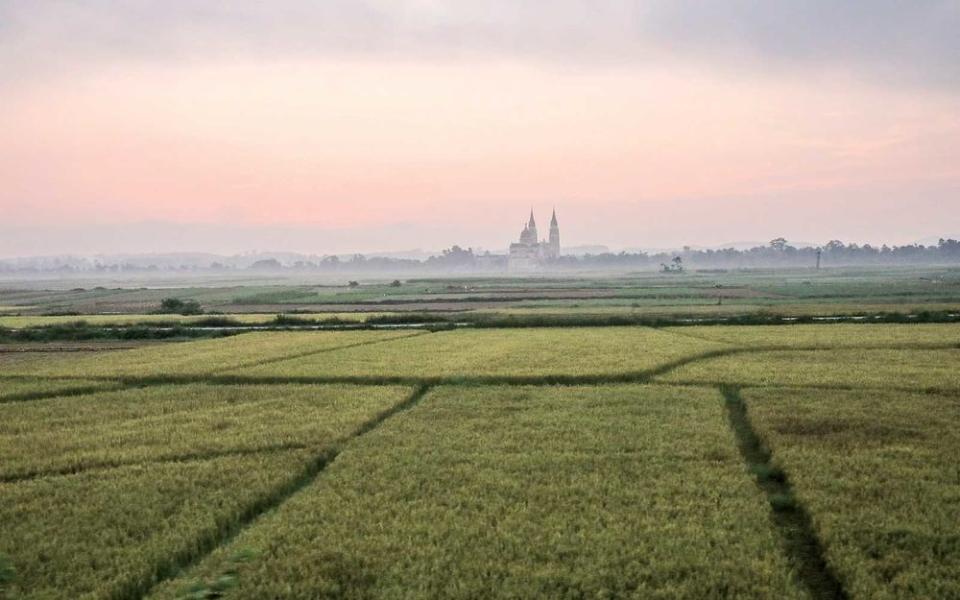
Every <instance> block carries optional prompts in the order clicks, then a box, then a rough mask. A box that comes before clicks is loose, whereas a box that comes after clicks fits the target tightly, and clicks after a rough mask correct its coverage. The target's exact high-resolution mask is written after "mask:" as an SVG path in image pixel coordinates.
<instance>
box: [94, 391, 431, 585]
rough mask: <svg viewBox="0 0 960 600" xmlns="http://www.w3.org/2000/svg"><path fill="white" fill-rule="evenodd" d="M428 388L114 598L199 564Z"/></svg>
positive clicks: (320, 456)
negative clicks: (352, 442)
mask: <svg viewBox="0 0 960 600" xmlns="http://www.w3.org/2000/svg"><path fill="white" fill-rule="evenodd" d="M429 390H430V386H428V385H419V386H417V387H415V388H414V389H413V391H412V392H411V393H410V395H409V396H407V397H406V398H405V399H404V400H402V401H400V402H398V403H396V404H394V405H393V406H391V407H389V408H387V409H386V410H383V411H381V412H379V413H377V414H376V415H375V416H374V417H372V418H371V419H369V420H367V421H366V422H364V423H362V424H361V425H359V426H358V427H357V428H356V429H354V430H353V431H351V432H350V433H348V434H347V435H346V436H344V437H343V438H341V439H340V440H338V441H335V442H333V443H331V444H328V445H326V446H325V447H324V448H323V449H322V450H320V451H319V452H318V453H317V454H316V455H315V456H313V457H312V458H311V460H310V461H309V462H308V464H307V465H306V466H305V468H304V469H303V470H302V471H301V472H300V473H299V474H297V475H296V476H295V477H293V478H291V479H289V480H287V481H286V482H284V483H282V484H280V485H279V486H277V487H276V488H275V489H274V490H273V491H272V492H271V493H269V494H267V495H265V496H263V497H261V498H259V499H257V500H256V501H254V502H253V503H251V504H250V505H249V506H247V507H246V508H245V509H244V510H243V511H241V513H240V514H239V515H237V516H235V517H234V518H232V519H230V520H229V521H223V522H220V523H218V524H217V528H216V530H215V531H210V532H208V533H207V534H205V535H204V536H202V537H201V538H200V539H196V540H192V541H191V542H190V543H187V544H185V545H184V547H183V548H182V549H181V550H180V551H178V552H176V553H175V554H174V555H173V556H171V557H170V558H169V559H168V560H167V561H165V562H164V563H162V564H159V565H157V566H156V568H155V569H154V572H153V574H152V576H151V577H150V578H149V579H148V580H144V579H142V578H140V579H138V580H135V581H131V582H129V583H128V584H127V585H126V586H124V587H122V588H121V589H120V590H118V591H117V592H116V593H114V594H113V595H112V596H111V598H112V600H134V599H138V600H139V599H141V598H144V597H146V596H147V595H148V594H149V593H150V592H151V591H152V590H153V589H154V588H155V587H156V586H158V585H160V584H161V583H164V582H166V581H168V580H170V579H173V578H174V577H176V576H177V575H180V574H181V573H183V572H184V571H186V570H188V569H189V568H190V567H193V566H194V565H196V564H198V563H199V562H200V561H201V560H203V559H204V558H206V557H207V556H208V555H209V554H210V553H212V552H213V551H214V550H216V549H217V548H218V547H220V546H223V545H225V544H227V543H229V542H230V541H231V540H233V539H234V538H235V537H236V536H237V535H239V534H240V533H241V532H242V531H243V530H244V529H246V528H248V527H250V526H251V525H253V524H254V523H255V522H256V521H257V519H259V518H260V517H261V516H263V515H264V514H266V513H267V512H270V511H272V510H274V509H276V508H277V507H279V506H280V505H282V504H283V503H284V502H286V501H287V500H288V499H289V498H290V497H292V496H293V495H294V494H296V493H297V492H299V491H301V490H303V489H304V488H306V487H307V486H309V485H311V484H312V483H314V482H315V481H316V480H317V478H318V477H319V476H320V474H321V473H323V471H324V470H325V469H326V468H327V467H328V466H329V465H330V464H331V463H332V462H333V461H334V460H336V458H337V457H338V456H339V455H340V453H341V452H342V451H343V449H344V446H346V445H347V444H349V443H350V441H352V440H354V439H356V438H358V437H360V436H362V435H364V434H366V433H369V432H370V431H373V430H374V429H376V428H377V427H379V426H380V425H382V424H383V423H384V422H385V421H387V420H388V419H390V418H391V417H393V416H395V415H397V414H398V413H401V412H404V411H407V410H410V409H411V408H413V407H414V406H416V405H417V403H418V402H420V400H421V399H423V397H424V396H425V395H426V394H427V392H428V391H429Z"/></svg>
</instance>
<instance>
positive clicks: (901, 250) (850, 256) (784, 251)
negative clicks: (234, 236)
mask: <svg viewBox="0 0 960 600" xmlns="http://www.w3.org/2000/svg"><path fill="white" fill-rule="evenodd" d="M818 260H819V264H820V265H821V266H824V267H831V266H846V265H851V266H856V265H862V266H868V265H921V264H960V241H957V240H954V239H941V240H940V241H939V243H938V244H936V245H930V246H923V245H919V244H910V245H905V246H888V245H886V244H884V245H882V246H871V245H870V244H863V245H858V244H845V243H843V242H841V241H839V240H832V241H830V242H828V243H827V244H824V245H823V246H819V247H804V248H797V247H794V246H791V245H790V244H789V243H788V242H787V240H785V239H784V238H776V239H773V240H771V241H770V243H769V244H767V245H765V246H757V247H755V248H749V249H746V250H738V249H735V248H723V249H720V250H699V249H693V248H690V247H685V248H684V249H682V250H680V251H677V252H658V253H646V252H619V253H613V252H606V253H602V254H585V255H581V256H571V255H565V256H560V257H559V258H556V259H553V260H551V261H550V262H549V263H548V265H549V267H550V268H553V269H557V270H590V269H623V268H628V269H660V270H663V271H664V272H682V271H684V270H690V269H713V268H723V269H731V268H762V267H814V266H816V265H817V264H818ZM506 268H507V257H506V256H504V255H497V254H491V253H489V252H484V253H478V252H475V251H474V250H473V249H472V248H462V247H460V246H452V247H451V248H448V249H446V250H443V252H442V253H441V254H439V255H436V256H431V257H429V258H428V259H426V260H417V259H411V258H389V257H380V256H371V257H368V256H364V255H362V254H355V255H352V256H350V257H347V258H341V257H339V256H326V257H322V258H319V259H316V260H306V259H305V260H296V261H292V262H287V263H282V262H280V261H279V260H277V259H275V258H265V259H261V260H257V261H255V262H253V263H252V264H250V265H248V266H246V267H239V266H230V265H226V264H224V263H221V262H212V263H209V264H207V265H180V266H178V267H170V266H165V267H163V268H160V267H158V266H157V265H153V264H151V265H145V266H144V265H137V264H132V263H130V262H125V263H118V264H104V263H100V262H97V263H94V264H89V263H84V262H60V261H55V260H52V261H46V262H44V263H41V264H23V263H21V262H11V261H0V273H51V272H52V273H74V272H77V273H91V272H104V273H115V272H157V271H164V272H171V271H174V272H196V271H201V272H221V271H229V272H237V271H265V272H266V271H324V272H336V271H343V272H347V273H354V272H418V271H453V272H458V271H503V270H505V269H506Z"/></svg>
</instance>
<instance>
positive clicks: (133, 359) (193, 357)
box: [0, 331, 414, 377]
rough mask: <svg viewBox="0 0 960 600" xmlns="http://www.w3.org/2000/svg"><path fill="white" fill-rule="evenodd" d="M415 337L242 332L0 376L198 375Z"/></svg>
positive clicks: (42, 362) (41, 361)
mask: <svg viewBox="0 0 960 600" xmlns="http://www.w3.org/2000/svg"><path fill="white" fill-rule="evenodd" d="M409 335H414V334H411V333H410V332H406V331H401V332H398V331H348V332H317V331H311V332H298V333H287V332H269V333H246V334H243V335H238V336H234V337H230V338H225V339H215V340H202V341H195V342H184V343H179V344H164V345H160V346H154V347H147V348H138V349H135V350H123V351H117V352H109V353H98V354H97V355H95V356H81V357H77V356H46V357H38V358H37V359H35V360H33V361H27V362H23V363H19V364H17V365H13V366H11V367H9V368H5V369H2V370H0V376H3V375H31V376H47V377H50V376H55V377H77V376H78V375H80V376H84V377H118V376H130V377H150V376H164V375H201V374H210V373H213V372H216V371H223V370H228V369H235V368H239V367H243V368H247V367H248V366H253V365H257V364H262V363H266V362H269V361H272V360H277V359H284V358H287V357H290V356H297V355H306V354H311V353H320V352H326V351H329V350H333V349H336V348H343V347H348V346H353V345H358V344H365V343H370V342H376V341H381V340H389V339H394V338H400V337H404V336H409Z"/></svg>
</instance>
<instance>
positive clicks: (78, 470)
mask: <svg viewBox="0 0 960 600" xmlns="http://www.w3.org/2000/svg"><path fill="white" fill-rule="evenodd" d="M310 447H311V446H310V445H309V444H304V443H299V442H296V443H285V444H271V445H269V446H261V447H259V448H228V449H224V450H212V451H210V452H191V453H186V454H177V455H173V456H162V457H156V458H140V459H133V460H116V461H109V460H108V461H101V462H94V463H90V464H88V465H68V466H65V467H61V468H54V469H37V470H35V471H27V472H24V473H17V474H6V475H0V483H20V482H23V481H32V480H34V479H42V478H45V477H69V476H71V475H80V474H82V473H88V472H90V471H110V470H113V469H122V468H124V467H136V466H140V465H158V464H168V463H183V462H201V461H207V460H214V459H217V458H224V457H228V456H249V455H252V454H268V453H272V452H285V451H289V450H306V449H308V448H310Z"/></svg>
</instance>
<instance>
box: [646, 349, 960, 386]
mask: <svg viewBox="0 0 960 600" xmlns="http://www.w3.org/2000/svg"><path fill="white" fill-rule="evenodd" d="M957 365H960V349H958V348H949V347H948V348H942V349H938V350H910V349H900V350H865V349H857V348H841V349H835V350H794V351H790V350H786V351H785V350H779V351H766V352H743V353H737V354H729V355H725V356H719V357H717V358H712V359H708V360H702V361H697V362H692V363H689V364H687V365H684V366H681V367H680V368H678V369H676V370H673V371H671V372H669V373H665V374H663V375H662V376H661V377H660V378H658V381H663V382H668V383H694V384H722V385H742V386H814V387H821V388H851V389H855V388H875V389H891V388H893V389H900V390H904V391H930V392H949V393H952V392H958V391H960V369H957Z"/></svg>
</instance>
